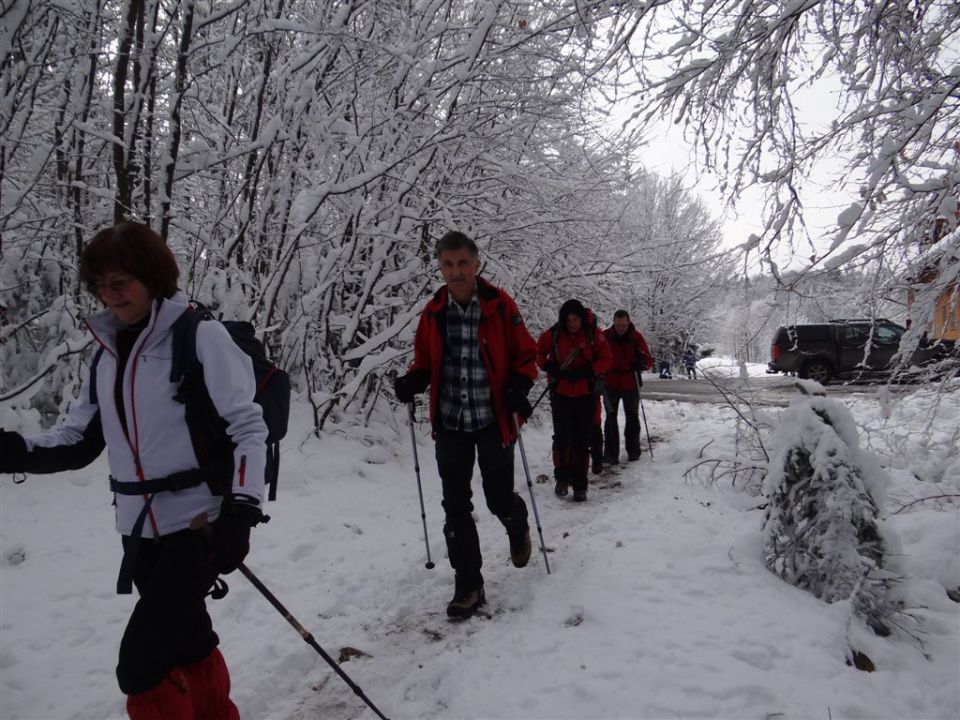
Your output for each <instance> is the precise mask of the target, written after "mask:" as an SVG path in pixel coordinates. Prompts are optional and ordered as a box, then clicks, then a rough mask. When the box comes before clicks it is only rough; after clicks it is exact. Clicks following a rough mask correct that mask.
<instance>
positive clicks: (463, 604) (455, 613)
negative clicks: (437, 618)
mask: <svg viewBox="0 0 960 720" xmlns="http://www.w3.org/2000/svg"><path fill="white" fill-rule="evenodd" d="M486 601H487V598H486V596H485V595H484V594H483V586H482V585H481V586H480V587H478V588H474V589H473V590H457V591H456V592H455V593H454V594H453V600H451V601H450V602H449V604H448V605H447V616H448V617H451V618H456V619H458V620H460V619H463V618H468V617H470V616H471V615H473V614H474V613H475V612H477V610H479V609H480V606H481V605H483V604H484V603H485V602H486Z"/></svg>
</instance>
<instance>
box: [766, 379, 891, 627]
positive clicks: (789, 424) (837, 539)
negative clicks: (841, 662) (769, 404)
mask: <svg viewBox="0 0 960 720" xmlns="http://www.w3.org/2000/svg"><path fill="white" fill-rule="evenodd" d="M802 388H807V389H810V390H811V391H812V392H814V393H819V394H814V395H811V396H806V395H804V396H800V397H798V398H797V399H795V400H794V401H792V402H791V404H790V407H789V408H787V410H786V411H785V412H784V413H783V415H782V417H781V418H780V424H779V427H778V428H777V430H776V431H775V432H774V435H773V438H772V440H771V442H770V443H768V450H769V452H770V462H769V465H768V471H767V476H766V478H765V479H764V483H763V492H764V495H765V496H766V498H767V501H768V506H767V514H766V518H765V523H764V555H765V561H766V564H767V566H768V567H769V568H770V569H771V570H772V571H773V572H775V573H776V574H777V575H779V576H780V577H782V578H783V579H784V580H786V581H787V582H789V583H790V584H792V585H795V586H797V587H799V588H802V589H804V590H807V591H808V592H810V593H811V594H813V595H815V596H816V597H818V598H820V599H821V600H824V601H825V602H828V603H835V602H849V603H850V604H851V608H852V609H853V611H854V612H856V613H857V614H859V615H860V616H861V617H863V618H864V619H865V620H866V621H867V622H868V623H869V624H870V625H871V627H873V628H874V629H875V630H876V631H877V632H880V633H883V634H886V633H888V632H889V622H888V618H889V617H890V616H891V614H892V613H893V612H895V610H896V606H895V603H894V602H893V601H892V600H891V599H890V597H889V596H888V591H889V589H890V587H891V585H892V583H893V582H895V581H896V578H897V575H896V573H895V571H894V560H893V555H894V554H895V553H896V547H897V540H896V538H895V536H892V535H891V533H890V532H889V531H888V530H887V529H886V528H884V527H883V525H882V523H881V520H880V513H881V511H882V508H883V501H884V494H885V487H886V484H887V482H888V481H887V478H886V475H885V473H884V471H883V469H882V468H881V466H880V463H879V460H878V459H877V458H876V457H875V456H874V455H872V454H871V453H869V452H868V451H865V450H862V449H861V448H860V444H859V438H858V433H857V426H856V423H855V422H854V420H853V416H852V415H851V414H850V411H849V410H847V409H846V408H845V407H844V406H843V405H842V404H841V403H839V402H838V401H836V400H832V399H830V398H827V397H824V396H823V395H822V389H819V386H816V384H815V383H809V382H804V383H803V385H802Z"/></svg>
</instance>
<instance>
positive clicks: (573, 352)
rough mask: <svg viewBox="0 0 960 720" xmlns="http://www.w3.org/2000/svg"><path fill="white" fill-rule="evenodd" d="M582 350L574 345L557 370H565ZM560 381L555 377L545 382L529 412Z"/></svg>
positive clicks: (531, 411)
mask: <svg viewBox="0 0 960 720" xmlns="http://www.w3.org/2000/svg"><path fill="white" fill-rule="evenodd" d="M582 351H583V348H582V347H581V346H580V345H576V346H574V348H573V350H571V351H570V354H569V355H567V359H566V360H564V361H563V364H562V365H561V366H560V367H559V368H558V370H557V372H559V371H560V370H566V369H567V368H568V367H570V363H572V362H573V359H574V358H575V357H576V356H577V355H579V354H580V353H581V352H582ZM558 382H560V378H557V379H556V380H554V381H553V382H552V383H547V386H546V387H545V388H544V389H543V392H542V393H540V397H538V398H537V400H536V402H535V403H533V405H531V406H530V413H531V414H532V413H533V411H534V410H535V409H536V407H537V405H539V404H540V401H541V400H543V396H544V395H546V394H547V393H548V392H549V391H550V390H552V389H553V388H555V387H556V386H557V383H558Z"/></svg>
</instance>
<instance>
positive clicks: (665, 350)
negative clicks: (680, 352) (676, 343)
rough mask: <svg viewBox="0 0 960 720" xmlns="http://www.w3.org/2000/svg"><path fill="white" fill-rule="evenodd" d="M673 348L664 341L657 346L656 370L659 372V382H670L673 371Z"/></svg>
mask: <svg viewBox="0 0 960 720" xmlns="http://www.w3.org/2000/svg"><path fill="white" fill-rule="evenodd" d="M674 360H675V358H674V351H673V346H672V345H671V344H670V343H669V342H666V341H663V342H661V343H660V344H659V345H658V346H657V369H658V370H659V371H660V379H661V380H672V379H673V371H672V370H671V367H672V366H673V363H674Z"/></svg>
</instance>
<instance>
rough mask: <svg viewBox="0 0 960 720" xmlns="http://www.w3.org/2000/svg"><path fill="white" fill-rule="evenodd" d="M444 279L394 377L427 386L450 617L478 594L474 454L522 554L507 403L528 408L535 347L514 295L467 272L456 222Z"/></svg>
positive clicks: (472, 269)
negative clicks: (406, 362)
mask: <svg viewBox="0 0 960 720" xmlns="http://www.w3.org/2000/svg"><path fill="white" fill-rule="evenodd" d="M436 255H437V260H438V262H439V265H440V273H441V275H442V276H443V279H444V282H445V283H446V284H445V285H444V286H443V287H442V288H440V289H439V290H438V291H437V292H436V294H434V296H433V299H432V300H430V301H429V302H428V303H427V306H426V307H425V308H424V309H423V312H422V314H421V315H420V323H419V325H418V326H417V333H416V337H415V339H414V354H413V364H412V365H411V366H410V369H409V371H408V372H407V374H406V375H402V376H400V377H398V378H396V379H395V380H394V391H395V393H396V396H397V399H398V400H400V402H404V403H409V402H413V399H414V396H415V395H417V394H418V393H422V392H424V391H425V390H426V389H427V388H428V387H429V388H430V421H431V423H432V425H433V436H434V439H435V441H436V457H437V468H438V470H439V471H440V479H441V481H442V484H443V509H444V513H445V520H444V526H443V535H444V537H445V538H446V541H447V554H448V556H449V558H450V565H451V566H452V567H453V570H454V572H455V573H456V575H455V589H454V594H453V599H452V600H451V601H450V603H449V604H448V605H447V614H448V615H449V616H450V617H454V618H462V617H467V616H469V615H471V614H473V613H474V612H476V610H477V609H478V608H479V607H480V606H481V605H483V604H484V602H485V601H486V596H485V594H484V588H483V575H482V574H481V572H480V568H481V566H482V564H483V560H482V557H481V555H480V539H479V537H478V536H477V525H476V522H474V519H473V515H472V514H471V513H472V512H473V502H472V497H473V491H472V490H471V487H470V480H471V478H472V477H473V462H474V457H475V456H476V458H477V461H478V464H479V466H480V476H481V478H482V479H483V494H484V496H485V498H486V502H487V507H488V508H489V509H490V512H492V513H493V514H494V515H496V516H497V517H498V518H499V519H500V522H502V523H503V526H504V527H505V528H506V531H507V536H508V538H509V540H510V558H511V560H512V561H513V564H514V566H516V567H518V568H519V567H523V566H525V565H526V564H527V562H528V561H529V560H530V551H531V545H530V528H529V525H528V523H527V506H526V504H525V503H524V502H523V498H521V497H520V496H519V495H518V494H517V493H515V492H514V490H513V448H514V443H515V441H516V438H517V430H516V427H515V425H514V418H513V415H514V413H516V414H518V415H519V416H520V418H521V420H522V419H525V418H526V417H527V416H528V415H529V414H530V403H529V401H528V400H527V394H528V393H529V392H530V388H531V387H532V386H533V381H534V380H535V379H536V377H537V366H536V356H537V348H536V345H535V344H534V341H533V338H532V337H531V336H530V333H529V332H527V328H526V326H524V324H523V319H522V318H521V317H520V311H519V310H518V309H517V304H516V303H515V302H514V300H513V298H511V297H510V296H509V295H508V294H507V293H506V292H504V291H503V290H501V289H499V288H496V287H494V286H493V285H491V284H490V283H489V282H487V281H486V280H484V279H483V278H480V277H478V276H477V273H478V272H479V270H480V253H479V250H478V249H477V246H476V244H475V243H474V242H473V240H471V239H470V238H468V237H467V236H466V235H464V234H463V233H461V232H456V231H452V232H448V233H447V234H446V235H444V236H443V237H442V238H440V240H439V241H438V242H437V245H436Z"/></svg>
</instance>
